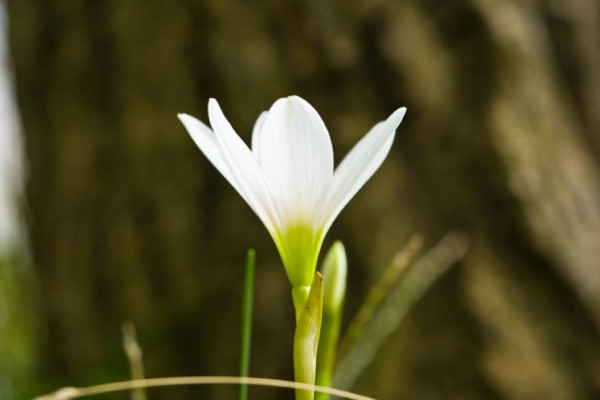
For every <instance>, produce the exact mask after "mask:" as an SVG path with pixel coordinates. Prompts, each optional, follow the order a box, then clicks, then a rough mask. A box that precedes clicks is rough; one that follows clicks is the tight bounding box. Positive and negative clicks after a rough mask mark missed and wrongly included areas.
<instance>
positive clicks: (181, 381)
mask: <svg viewBox="0 0 600 400" xmlns="http://www.w3.org/2000/svg"><path fill="white" fill-rule="evenodd" d="M185 385H252V386H267V387H273V388H283V389H300V390H310V391H315V392H321V393H328V394H330V395H332V396H338V397H341V398H343V399H349V400H375V399H374V398H372V397H367V396H362V395H360V394H355V393H350V392H346V391H344V390H339V389H333V388H327V387H323V386H315V385H310V384H308V383H299V382H291V381H284V380H279V379H269V378H250V377H246V378H244V377H238V376H180V377H169V378H151V379H138V380H131V381H122V382H112V383H103V384H100V385H95V386H88V387H82V388H76V387H65V388H62V389H59V390H57V391H56V392H54V393H50V394H47V395H44V396H40V397H36V398H35V399H33V400H71V399H78V398H81V397H88V396H94V395H99V394H106V393H112V392H119V391H125V390H134V389H140V388H153V387H167V386H185Z"/></svg>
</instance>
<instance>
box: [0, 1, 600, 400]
mask: <svg viewBox="0 0 600 400" xmlns="http://www.w3.org/2000/svg"><path fill="white" fill-rule="evenodd" d="M2 5H3V11H4V12H3V13H2V18H1V28H2V43H1V44H0V57H1V58H2V65H1V68H0V75H1V77H0V354H1V355H0V398H1V399H27V398H31V397H32V396H35V395H39V394H42V393H45V392H49V391H52V390H55V389H57V388H59V387H62V386H80V385H89V384H94V383H101V382H107V381H114V380H123V379H127V378H128V376H129V375H128V374H129V370H128V364H127V359H126V357H125V355H124V352H123V350H122V346H121V340H122V337H121V327H122V324H123V323H124V322H131V323H133V324H134V325H135V327H136V328H137V332H138V340H139V343H140V345H141V346H142V348H143V351H144V362H145V368H146V374H147V376H148V377H159V376H174V375H236V374H237V368H238V340H239V311H240V298H241V287H242V274H243V269H242V266H243V260H244V256H245V252H246V250H247V249H248V248H249V247H253V248H255V249H256V251H257V260H258V266H257V273H256V299H255V318H254V330H253V345H252V361H251V369H250V374H251V375H252V376H261V377H272V378H281V379H291V378H292V375H293V373H292V361H291V343H292V335H293V324H294V313H293V307H292V304H291V300H290V298H289V290H290V288H289V284H288V282H287V279H286V276H285V273H284V269H283V267H282V265H281V262H280V260H279V256H278V254H277V251H276V249H275V246H274V245H273V243H272V241H271V238H270V237H269V236H268V234H267V232H266V230H265V228H264V227H263V226H262V224H261V223H260V221H259V220H258V218H257V217H256V216H255V215H254V214H253V213H252V211H251V210H250V208H249V207H248V206H247V205H246V204H245V203H244V202H243V200H242V199H241V198H240V197H239V195H238V194H237V193H236V192H235V191H234V190H233V189H232V188H231V187H230V186H229V185H228V183H227V182H226V181H225V179H223V178H222V177H221V175H220V174H219V173H218V172H216V170H214V168H213V167H212V166H211V165H210V164H209V162H208V161H207V160H206V159H205V158H204V156H203V155H202V154H201V152H200V151H199V150H198V149H197V148H196V147H195V145H194V144H193V142H192V140H191V139H190V138H189V136H188V134H187V133H186V132H185V130H184V128H183V127H182V125H181V124H180V123H179V121H178V120H177V118H176V114H177V113H179V112H186V113H189V114H192V115H195V116H197V117H199V118H200V119H201V120H204V121H207V112H206V106H207V101H208V99H209V98H210V97H215V98H217V99H218V100H219V102H220V104H221V106H222V108H223V110H224V112H225V115H227V117H228V118H229V120H230V121H231V123H232V124H233V126H234V127H235V128H236V130H237V131H238V133H239V134H240V135H241V136H242V137H243V138H244V139H245V140H246V141H247V142H248V141H249V139H250V132H251V129H252V126H253V124H254V121H255V118H256V117H257V116H258V115H259V113H260V112H261V111H263V110H266V109H268V108H269V107H270V105H271V104H272V103H273V102H274V101H275V100H276V99H277V98H279V97H283V96H287V95H290V94H297V95H300V96H302V97H303V98H305V99H306V100H308V101H309V102H310V103H311V104H312V105H313V106H314V107H315V108H316V109H317V110H318V111H319V113H320V114H321V116H322V117H323V119H324V121H325V123H326V125H327V126H328V128H329V130H330V132H331V136H332V141H333V145H334V150H335V154H336V162H339V161H340V160H341V157H342V156H343V155H344V154H346V153H347V151H348V150H349V149H350V148H351V147H352V146H353V145H354V143H356V142H357V141H358V140H359V139H360V138H361V137H362V135H364V134H365V133H366V132H367V130H368V129H369V128H370V127H371V126H372V125H373V124H375V123H376V122H378V121H380V120H382V119H384V118H386V117H387V116H388V115H389V114H390V113H391V112H392V111H393V110H395V109H396V108H397V107H400V106H406V107H407V108H408V113H407V116H406V118H405V120H404V122H403V123H402V124H401V126H400V128H399V130H398V134H397V137H396V141H395V143H394V146H393V148H392V151H391V154H390V156H389V158H388V160H387V161H386V162H385V164H384V165H383V167H382V168H381V169H380V170H379V172H378V173H377V174H376V175H375V176H374V178H373V179H372V180H371V181H370V182H369V183H368V184H367V185H366V186H365V188H364V189H363V190H362V191H361V192H359V194H358V195H357V197H356V198H355V199H354V200H352V201H351V203H350V204H349V206H348V207H347V208H346V209H345V210H344V211H343V212H342V214H341V215H340V217H339V218H338V220H337V221H336V223H335V224H334V226H333V229H332V230H331V232H330V233H329V235H328V237H327V241H326V244H325V247H328V246H329V245H330V244H331V243H332V241H333V240H334V239H341V240H342V241H343V242H344V243H345V245H346V249H347V252H348V257H349V263H350V265H349V287H348V299H347V302H346V309H345V317H344V321H345V326H347V324H348V322H349V321H350V320H352V318H353V317H354V315H355V314H356V311H357V309H358V308H359V306H360V304H361V303H362V302H363V300H364V299H365V297H366V295H367V293H368V290H369V288H370V287H371V286H372V285H373V284H374V283H375V282H377V281H378V279H379V278H380V276H381V275H382V273H383V271H384V270H385V268H386V266H387V265H388V264H389V263H390V261H391V260H392V258H393V257H394V254H396V252H397V251H398V250H399V249H401V248H402V247H403V246H404V245H405V244H406V243H407V242H408V240H409V238H410V237H412V236H413V235H414V234H420V235H421V236H422V237H423V238H424V240H425V244H424V247H423V249H424V250H423V251H424V252H426V251H427V250H428V249H431V248H434V247H435V246H436V244H437V243H438V242H439V241H440V239H441V238H442V237H444V235H446V234H447V233H448V232H456V231H458V232H462V233H463V234H465V235H466V237H467V238H468V240H469V243H470V248H469V250H468V252H467V253H466V254H465V256H464V257H461V258H460V259H459V260H458V259H457V260H458V261H457V262H452V264H453V265H452V266H451V267H449V270H448V271H447V272H446V273H445V274H443V275H441V276H440V277H439V279H437V280H436V281H435V282H434V283H433V285H432V286H431V287H430V288H429V289H428V290H427V292H426V293H425V295H424V297H423V298H421V299H420V301H418V302H417V303H416V305H415V306H414V307H413V308H412V309H411V310H410V312H409V313H408V314H407V315H406V318H404V319H403V320H402V322H401V323H400V324H399V326H398V328H397V329H396V330H395V331H394V332H393V333H392V334H391V335H390V336H389V337H387V338H386V340H385V342H384V344H383V346H382V347H381V348H380V350H379V351H378V352H377V353H376V356H375V358H374V360H373V362H372V363H370V364H369V365H368V367H367V368H366V369H365V370H364V371H362V372H361V373H360V375H359V376H358V379H357V380H356V382H355V385H354V386H353V390H355V391H356V392H358V393H362V394H365V395H370V396H373V397H376V398H381V399H419V400H423V399H511V400H512V399H514V400H520V399H523V400H525V399H526V400H535V399H545V400H548V399H598V398H600V340H599V339H600V3H598V2H597V1H594V0H569V1H566V0H549V1H544V0H539V1H526V2H521V1H516V0H447V1H433V0H420V1H417V0H404V1H400V0H396V1H394V0H369V1H354V2H348V1H340V0H326V1H320V0H303V1H294V2H291V1H277V0H260V1H253V2H247V1H242V0H219V1H216V0H170V1H167V0H143V1H142V0H127V1H117V0H4V1H3V2H2ZM233 393H235V392H233ZM252 395H254V396H255V397H254V398H261V399H286V398H291V393H290V392H284V391H275V390H265V391H261V392H258V391H255V392H252V391H251V396H252ZM150 397H151V398H161V399H167V398H168V399H173V400H185V399H192V398H194V399H195V398H234V397H233V395H231V392H228V391H227V390H225V389H223V388H208V389H199V388H177V389H170V390H168V391H166V390H157V391H152V392H150ZM104 398H118V399H125V398H128V394H126V393H122V394H121V395H120V396H114V397H108V396H106V397H104Z"/></svg>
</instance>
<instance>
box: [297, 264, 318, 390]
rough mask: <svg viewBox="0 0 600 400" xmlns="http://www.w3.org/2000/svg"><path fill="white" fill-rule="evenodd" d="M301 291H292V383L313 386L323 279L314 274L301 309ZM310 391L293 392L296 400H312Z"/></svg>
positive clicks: (303, 291) (302, 291)
mask: <svg viewBox="0 0 600 400" xmlns="http://www.w3.org/2000/svg"><path fill="white" fill-rule="evenodd" d="M305 292H306V291H305V290H298V291H296V292H295V296H294V291H292V295H293V296H294V305H295V306H296V314H297V315H298V314H299V315H300V316H299V317H297V324H296V333H295V335H294V375H295V379H296V382H300V383H308V384H311V385H314V383H315V373H316V366H317V349H318V345H319V334H320V331H321V318H322V311H323V277H322V276H321V274H319V273H318V272H317V273H315V278H314V280H313V283H312V285H311V288H310V291H309V294H308V297H307V298H306V301H305V302H304V306H302V307H300V303H299V301H300V299H301V297H300V296H301V295H300V293H305ZM313 399H314V391H313V390H306V389H296V400H313Z"/></svg>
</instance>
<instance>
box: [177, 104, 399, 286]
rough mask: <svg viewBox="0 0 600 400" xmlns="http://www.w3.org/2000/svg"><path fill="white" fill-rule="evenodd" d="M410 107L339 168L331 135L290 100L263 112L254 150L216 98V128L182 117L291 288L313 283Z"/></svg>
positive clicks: (308, 109) (306, 107) (212, 115)
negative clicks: (338, 227)
mask: <svg viewBox="0 0 600 400" xmlns="http://www.w3.org/2000/svg"><path fill="white" fill-rule="evenodd" d="M405 112H406V109H405V108H399V109H398V110H396V111H395V112H394V113H393V114H392V115H391V116H390V117H389V118H388V119H386V120H385V121H382V122H380V123H378V124H377V125H375V126H374V127H373V128H372V129H371V130H370V131H369V132H368V133H367V135H366V136H365V137H364V138H362V139H361V140H360V141H359V142H358V143H357V144H356V146H354V148H353V149H352V151H351V152H350V153H349V154H348V155H347V156H346V158H345V159H344V160H343V161H342V162H341V163H340V165H339V166H338V167H337V169H336V170H335V172H334V170H333V148H332V146H331V139H330V137H329V132H328V131H327V128H325V124H324V123H323V121H322V120H321V117H320V116H319V114H318V113H317V112H316V110H315V109H314V108H313V107H312V106H311V105H310V104H308V102H306V101H305V100H303V99H301V98H300V97H297V96H291V97H287V98H282V99H279V100H277V101H276V102H275V103H274V104H273V106H272V107H271V109H270V110H269V111H268V112H263V113H262V114H261V115H260V116H259V117H258V120H257V121H256V124H255V125H254V129H253V132H252V149H249V148H248V146H247V145H246V144H245V143H244V142H243V141H242V139H240V137H239V136H238V135H237V134H236V132H235V131H234V130H233V128H232V127H231V125H230V124H229V122H228V121H227V119H226V118H225V116H224V115H223V112H222V111H221V108H220V107H219V104H218V103H217V101H216V100H215V99H211V100H210V101H209V103H208V115H209V119H210V124H211V126H212V128H213V129H212V130H211V129H210V128H209V127H208V126H206V125H205V124H203V123H202V122H200V121H199V120H197V119H195V118H193V117H191V116H189V115H186V114H179V119H180V120H181V122H183V124H184V125H185V127H186V129H187V130H188V132H189V133H190V135H191V136H192V139H193V140H194V142H196V144H197V145H198V147H199V148H200V150H202V152H203V153H204V155H205V156H206V157H207V158H208V159H209V160H210V162H211V163H212V164H213V165H214V166H215V167H216V168H217V169H218V170H219V171H220V172H221V174H223V176H224V177H225V179H227V180H228V181H229V183H230V184H231V185H232V186H233V187H234V188H235V190H237V191H238V193H239V194H240V195H241V196H242V197H243V199H244V200H245V201H246V203H248V205H249V206H250V207H251V208H252V210H254V212H255V213H256V215H258V217H259V218H260V219H261V221H262V222H263V223H264V224H265V226H266V228H267V230H268V231H269V233H270V234H271V236H272V237H273V240H274V241H275V244H276V245H277V248H278V250H279V253H280V255H281V258H282V260H283V264H284V266H285V269H286V272H287V275H288V278H289V280H290V282H291V284H292V287H293V288H300V287H308V286H310V284H311V282H312V279H313V275H314V273H315V268H316V264H317V258H318V255H319V251H320V249H321V244H322V243H323V239H324V237H325V234H326V233H327V231H328V230H329V227H330V226H331V224H332V223H333V221H334V220H335V218H336V217H337V215H338V214H339V213H340V211H341V210H342V209H343V208H344V206H345V205H346V204H347V203H348V202H349V201H350V199H351V198H352V197H353V196H354V195H355V194H356V192H358V190H359V189H360V188H361V187H362V186H363V185H364V184H365V182H366V181H367V180H368V179H369V178H370V177H371V176H372V175H373V173H375V171H376V170H377V169H378V168H379V166H380V165H381V163H382V162H383V160H384V159H385V157H386V156H387V154H388V152H389V150H390V147H391V146H392V142H393V140H394V134H395V131H396V128H397V127H398V125H399V124H400V122H401V121H402V118H403V117H404V113H405Z"/></svg>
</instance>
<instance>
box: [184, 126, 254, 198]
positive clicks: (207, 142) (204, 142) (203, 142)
mask: <svg viewBox="0 0 600 400" xmlns="http://www.w3.org/2000/svg"><path fill="white" fill-rule="evenodd" d="M177 117H179V120H180V121H181V122H182V123H183V125H184V126H185V128H186V129H187V131H188V133H189V134H190V136H191V137H192V139H193V140H194V143H196V146H198V147H199V148H200V150H202V153H204V155H205V156H206V158H208V160H209V161H210V162H211V163H212V164H213V165H214V166H215V168H216V169H217V170H219V172H220V173H221V174H222V175H223V177H225V179H227V181H228V182H229V183H230V184H231V186H233V188H234V189H235V190H237V192H238V193H239V194H240V196H242V198H244V200H246V201H248V200H247V199H246V197H245V194H244V191H243V190H242V189H241V187H240V185H239V183H238V182H237V181H236V179H235V176H234V175H233V174H232V172H231V170H230V169H229V166H228V165H227V163H226V162H225V160H224V159H223V154H222V153H221V149H220V148H219V143H217V138H216V136H215V133H214V132H213V131H212V130H211V129H210V128H209V127H208V126H206V125H205V124H204V123H203V122H202V121H200V120H198V119H196V118H194V117H192V116H191V115H187V114H178V115H177Z"/></svg>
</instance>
